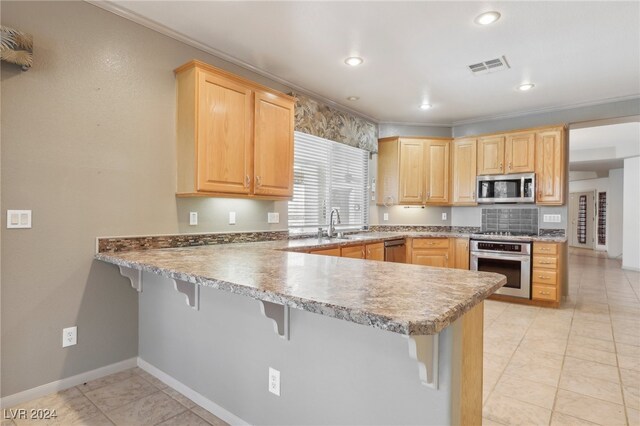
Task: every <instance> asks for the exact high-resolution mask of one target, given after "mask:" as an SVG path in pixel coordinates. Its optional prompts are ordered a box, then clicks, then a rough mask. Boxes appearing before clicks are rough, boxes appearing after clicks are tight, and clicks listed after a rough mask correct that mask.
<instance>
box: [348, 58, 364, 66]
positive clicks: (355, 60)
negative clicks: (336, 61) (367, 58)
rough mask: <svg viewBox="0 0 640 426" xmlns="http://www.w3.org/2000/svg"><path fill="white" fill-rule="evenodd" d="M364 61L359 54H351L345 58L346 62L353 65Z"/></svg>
mask: <svg viewBox="0 0 640 426" xmlns="http://www.w3.org/2000/svg"><path fill="white" fill-rule="evenodd" d="M363 62H364V60H363V59H362V58H359V57H357V56H350V57H348V58H347V59H345V60H344V63H345V64H347V65H351V66H352V67H357V66H358V65H360V64H362V63H363Z"/></svg>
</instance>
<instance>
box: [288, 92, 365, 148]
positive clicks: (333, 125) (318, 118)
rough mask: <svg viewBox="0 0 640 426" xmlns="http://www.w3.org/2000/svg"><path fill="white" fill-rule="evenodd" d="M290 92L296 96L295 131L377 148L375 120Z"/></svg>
mask: <svg viewBox="0 0 640 426" xmlns="http://www.w3.org/2000/svg"><path fill="white" fill-rule="evenodd" d="M291 95H292V96H294V97H295V98H296V112H295V129H296V131H298V132H303V133H308V134H310V135H314V136H319V137H321V138H325V139H329V140H332V141H336V142H340V143H344V144H346V145H350V146H355V147H357V148H360V149H364V150H367V151H370V152H378V126H377V124H376V123H373V122H371V121H367V120H365V119H362V118H360V117H356V116H354V115H351V114H348V113H345V112H342V111H339V110H337V109H335V108H332V107H330V106H327V105H324V104H321V103H320V102H318V101H315V100H313V99H311V98H309V97H308V96H305V95H301V94H299V93H292V94H291Z"/></svg>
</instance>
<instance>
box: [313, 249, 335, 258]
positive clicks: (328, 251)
mask: <svg viewBox="0 0 640 426" xmlns="http://www.w3.org/2000/svg"><path fill="white" fill-rule="evenodd" d="M310 253H311V254H321V255H324V256H337V257H340V247H334V248H328V249H320V250H311V252H310Z"/></svg>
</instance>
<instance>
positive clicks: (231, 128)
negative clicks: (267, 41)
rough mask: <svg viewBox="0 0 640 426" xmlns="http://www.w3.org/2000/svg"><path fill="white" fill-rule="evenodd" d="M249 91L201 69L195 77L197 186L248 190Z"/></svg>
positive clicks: (216, 190)
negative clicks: (196, 99) (196, 86)
mask: <svg viewBox="0 0 640 426" xmlns="http://www.w3.org/2000/svg"><path fill="white" fill-rule="evenodd" d="M252 95H253V92H252V91H251V90H250V89H248V88H247V87H245V86H243V85H241V84H239V83H236V82H234V81H232V80H228V79H226V78H223V77H220V76H216V75H213V74H209V73H207V72H204V71H201V72H200V73H199V77H198V117H197V144H196V145H197V148H196V150H197V151H196V152H197V155H196V158H197V160H196V176H197V190H198V191H211V192H228V193H236V194H248V193H249V191H250V189H251V188H250V183H251V176H250V173H251V157H252V152H251V136H252V135H251V121H252V103H251V100H252V99H251V98H252Z"/></svg>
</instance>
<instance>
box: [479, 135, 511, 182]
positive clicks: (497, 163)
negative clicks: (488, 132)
mask: <svg viewBox="0 0 640 426" xmlns="http://www.w3.org/2000/svg"><path fill="white" fill-rule="evenodd" d="M504 139H505V138H504V136H488V137H485V138H480V139H478V174H479V175H501V174H503V173H504Z"/></svg>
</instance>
